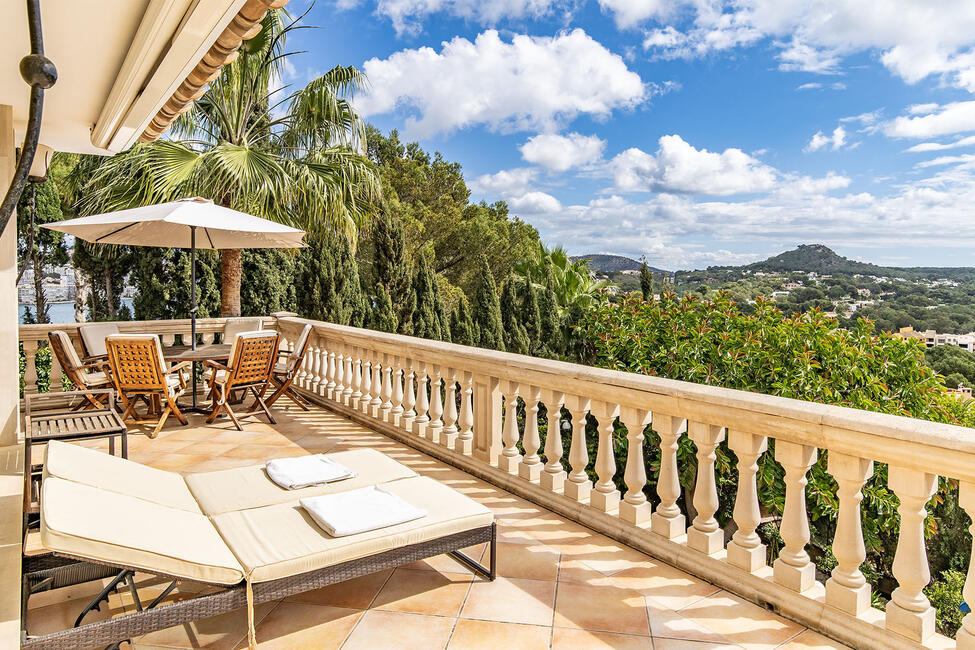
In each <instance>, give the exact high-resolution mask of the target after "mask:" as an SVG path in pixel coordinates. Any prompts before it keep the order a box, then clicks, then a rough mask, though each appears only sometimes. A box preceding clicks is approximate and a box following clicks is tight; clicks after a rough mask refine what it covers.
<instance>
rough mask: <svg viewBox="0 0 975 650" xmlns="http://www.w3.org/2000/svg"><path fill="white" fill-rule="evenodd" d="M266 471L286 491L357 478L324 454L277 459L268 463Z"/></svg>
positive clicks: (265, 467) (353, 473)
mask: <svg viewBox="0 0 975 650" xmlns="http://www.w3.org/2000/svg"><path fill="white" fill-rule="evenodd" d="M264 471H265V472H267V475H268V477H269V478H270V479H271V480H272V481H274V482H275V483H277V484H278V485H280V486H281V487H283V488H284V489H286V490H297V489H300V488H303V487H308V486H310V485H321V484H322V483H331V482H333V481H341V480H343V479H347V478H352V477H353V476H355V472H353V471H352V470H351V469H349V468H348V467H346V466H345V465H342V464H341V463H337V462H335V461H334V460H332V459H331V458H329V457H328V456H324V455H322V454H314V455H312V456H299V457H297V458H275V459H274V460H269V461H268V462H267V464H266V465H265V466H264Z"/></svg>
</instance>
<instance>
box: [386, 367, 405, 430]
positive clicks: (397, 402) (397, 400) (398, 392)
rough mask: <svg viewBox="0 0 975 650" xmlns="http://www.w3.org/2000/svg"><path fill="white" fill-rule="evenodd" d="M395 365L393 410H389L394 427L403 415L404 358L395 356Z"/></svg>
mask: <svg viewBox="0 0 975 650" xmlns="http://www.w3.org/2000/svg"><path fill="white" fill-rule="evenodd" d="M393 365H394V367H395V370H394V371H393V410H391V411H390V412H389V421H390V422H392V424H393V426H394V427H398V426H399V423H400V418H402V417H403V412H404V409H403V375H404V373H403V359H402V357H394V359H393Z"/></svg>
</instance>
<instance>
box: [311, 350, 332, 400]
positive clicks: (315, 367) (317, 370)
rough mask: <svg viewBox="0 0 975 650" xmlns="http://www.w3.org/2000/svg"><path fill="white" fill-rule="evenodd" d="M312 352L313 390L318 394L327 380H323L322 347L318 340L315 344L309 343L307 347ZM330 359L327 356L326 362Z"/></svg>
mask: <svg viewBox="0 0 975 650" xmlns="http://www.w3.org/2000/svg"><path fill="white" fill-rule="evenodd" d="M306 349H307V350H308V351H310V352H311V355H312V364H311V391H312V392H313V393H316V394H321V392H322V388H323V387H324V384H325V382H323V381H322V348H321V345H320V344H319V341H318V340H315V345H314V347H312V345H311V344H310V343H309V345H308V347H307V348H306ZM327 361H328V359H327V357H326V363H327Z"/></svg>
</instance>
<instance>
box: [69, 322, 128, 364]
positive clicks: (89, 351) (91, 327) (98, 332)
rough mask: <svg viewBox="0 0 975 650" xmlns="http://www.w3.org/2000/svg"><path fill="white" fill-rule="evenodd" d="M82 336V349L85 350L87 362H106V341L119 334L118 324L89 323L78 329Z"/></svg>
mask: <svg viewBox="0 0 975 650" xmlns="http://www.w3.org/2000/svg"><path fill="white" fill-rule="evenodd" d="M78 333H79V334H80V335H81V347H82V348H84V352H85V361H86V362H87V361H95V360H99V361H105V360H107V359H108V350H107V349H106V348H105V339H107V338H108V337H109V336H112V335H113V334H118V333H119V331H118V325H117V324H116V323H88V324H87V325H82V326H81V327H79V328H78Z"/></svg>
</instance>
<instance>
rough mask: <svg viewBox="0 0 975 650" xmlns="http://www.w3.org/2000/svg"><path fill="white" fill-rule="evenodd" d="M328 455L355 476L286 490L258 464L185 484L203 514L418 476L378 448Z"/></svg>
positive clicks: (195, 477) (207, 474)
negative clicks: (377, 449)
mask: <svg viewBox="0 0 975 650" xmlns="http://www.w3.org/2000/svg"><path fill="white" fill-rule="evenodd" d="M328 457H329V458H331V459H332V460H334V461H335V462H337V463H341V464H342V465H345V466H346V467H348V468H349V469H351V470H352V471H354V472H355V473H356V476H355V477H353V478H349V479H345V480H343V481H335V482H334V483H326V484H325V485H316V486H313V487H307V488H302V489H300V490H286V489H284V488H282V487H280V486H278V485H277V484H276V483H275V482H274V481H272V480H271V479H269V478H268V476H267V473H266V472H265V471H264V465H255V466H252V467H238V468H235V469H225V470H220V471H216V472H204V473H202V474H190V475H188V476H187V477H186V484H187V485H188V486H189V488H190V491H191V492H192V493H193V496H194V497H196V501H197V502H198V503H199V504H200V508H201V509H202V510H203V512H204V513H206V514H208V515H219V514H221V513H224V512H230V511H231V510H244V509H247V508H260V507H263V506H269V505H274V504H277V503H288V502H292V501H297V500H298V499H301V498H304V497H310V496H318V495H321V494H332V493H335V492H344V491H345V490H354V489H356V488H361V487H365V486H368V485H376V484H377V483H385V482H387V481H396V480H399V479H403V478H410V477H413V476H416V472H414V471H413V470H411V469H410V468H409V467H407V466H406V465H403V464H402V463H400V462H398V461H395V460H393V459H392V458H390V457H389V456H387V455H386V454H384V453H381V452H378V451H376V450H375V449H353V450H351V451H340V452H335V453H331V454H328Z"/></svg>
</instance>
